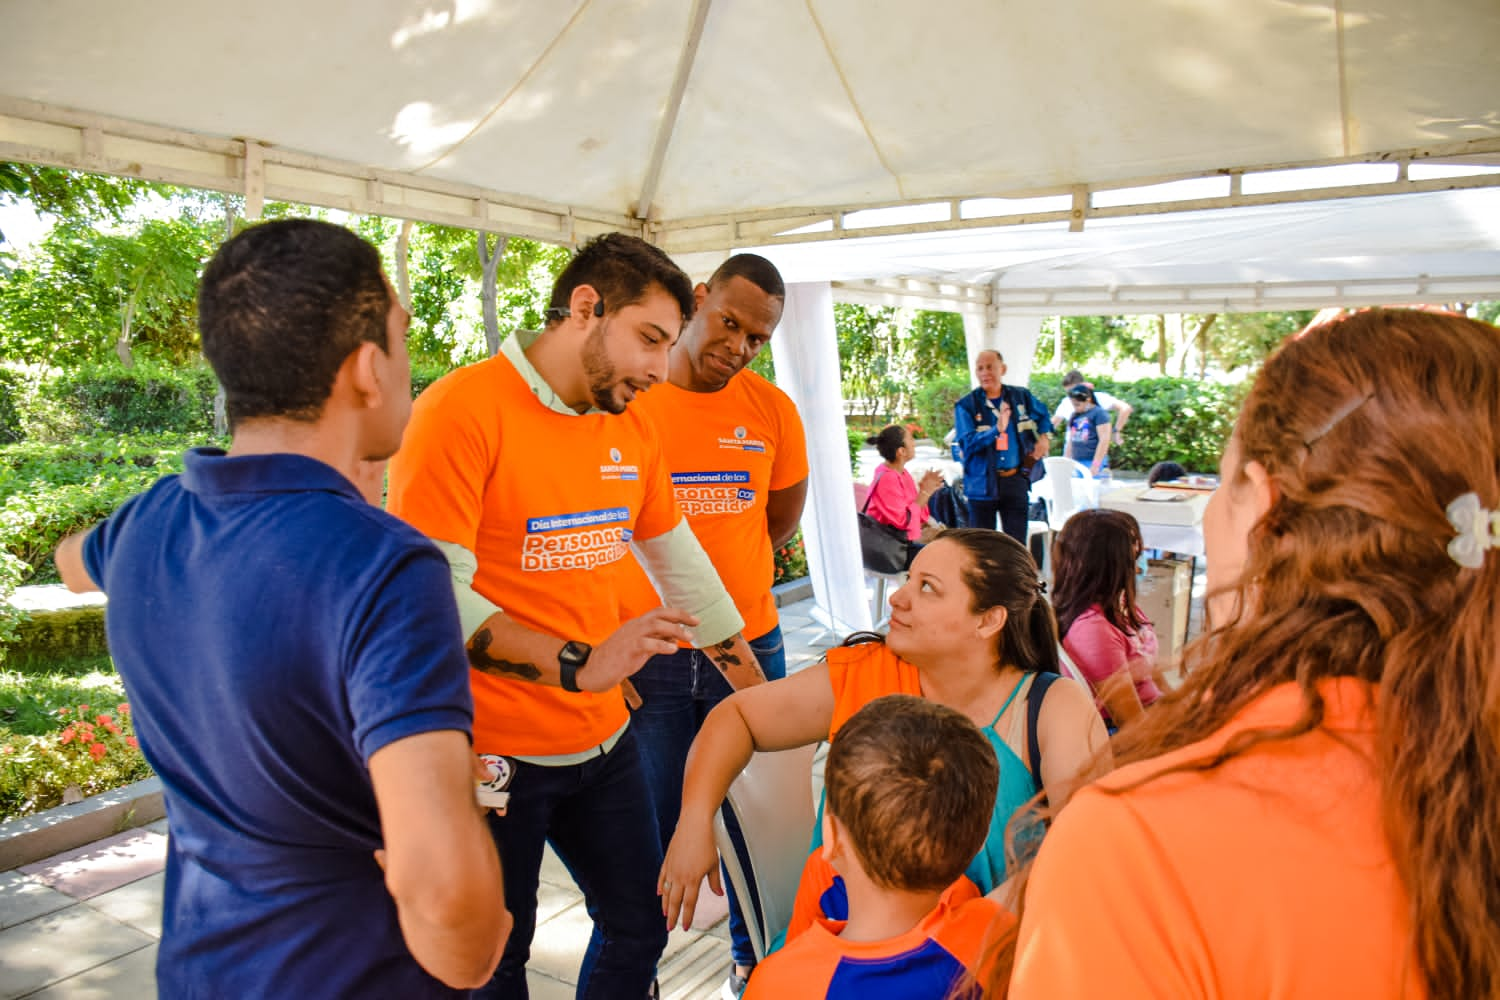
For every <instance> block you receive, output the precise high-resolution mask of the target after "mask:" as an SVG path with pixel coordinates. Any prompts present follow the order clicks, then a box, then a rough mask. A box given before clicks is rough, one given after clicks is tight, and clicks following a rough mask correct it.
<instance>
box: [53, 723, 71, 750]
mask: <svg viewBox="0 0 1500 1000" xmlns="http://www.w3.org/2000/svg"><path fill="white" fill-rule="evenodd" d="M57 741H58V742H59V743H61V744H62V745H63V746H67V745H68V744H69V743H72V742H73V727H72V726H69V727H68V728H67V729H64V730H63V731H62V735H60V736H59V737H58V738H57Z"/></svg>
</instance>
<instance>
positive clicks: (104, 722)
mask: <svg viewBox="0 0 1500 1000" xmlns="http://www.w3.org/2000/svg"><path fill="white" fill-rule="evenodd" d="M94 721H95V722H96V723H98V724H99V725H101V726H104V727H106V728H107V727H108V726H109V724H110V723H111V722H113V721H114V720H113V719H111V718H110V717H109V716H107V715H96V716H94Z"/></svg>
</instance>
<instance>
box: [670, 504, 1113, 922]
mask: <svg viewBox="0 0 1500 1000" xmlns="http://www.w3.org/2000/svg"><path fill="white" fill-rule="evenodd" d="M890 603H891V619H890V631H889V634H888V635H887V636H885V637H884V639H882V638H881V637H880V636H877V635H873V634H868V633H866V634H861V635H856V636H852V637H851V638H850V639H849V640H848V641H846V642H845V644H844V645H843V646H841V647H839V648H836V649H831V650H829V651H828V653H827V655H826V656H825V657H824V658H823V660H822V661H820V662H819V663H817V664H815V665H814V666H811V667H808V668H807V669H805V670H803V671H801V672H800V673H797V674H794V675H792V676H790V677H787V678H786V679H785V680H779V681H773V682H771V683H770V684H764V685H761V686H760V687H757V688H747V689H745V690H743V691H739V692H736V693H735V694H734V695H732V696H731V697H729V698H728V699H726V700H725V701H724V702H723V704H721V705H720V706H719V707H717V708H715V709H714V710H713V712H712V713H710V715H709V716H708V718H707V720H706V721H705V722H704V724H703V728H702V730H700V732H699V734H698V738H697V739H696V740H695V741H694V743H693V748H692V751H691V752H690V754H689V756H688V763H687V773H686V775H685V778H684V782H683V794H682V814H681V818H680V819H679V820H678V823H677V831H676V834H675V835H674V836H673V838H672V842H671V844H670V846H669V847H668V849H667V857H666V863H665V864H664V866H663V867H662V876H661V884H660V888H661V890H662V902H663V909H664V912H665V913H666V915H667V921H668V926H669V927H670V926H672V924H673V923H674V922H675V921H676V919H677V917H678V916H679V914H680V915H681V917H682V922H683V925H684V926H688V925H689V924H690V923H691V921H692V915H693V910H694V907H695V905H696V902H697V894H698V887H699V885H700V883H701V882H702V880H703V877H704V875H707V874H710V873H712V876H713V877H714V878H715V879H717V875H718V855H717V853H716V852H715V849H714V839H713V817H714V813H715V812H716V811H717V810H718V808H719V806H720V804H721V803H722V802H723V801H724V796H725V795H726V794H727V793H728V791H729V785H730V783H731V782H732V781H733V780H734V778H735V776H736V775H738V774H739V773H740V771H741V770H742V769H743V768H744V766H745V765H746V764H747V763H748V762H749V760H750V755H751V753H752V751H755V750H786V749H790V748H792V747H797V746H806V745H808V744H812V743H816V742H819V741H822V740H828V739H837V733H838V729H839V727H840V725H842V724H843V722H844V721H845V720H847V719H848V718H849V717H850V716H852V715H853V714H854V713H855V712H856V711H858V710H859V709H860V708H861V707H863V706H864V705H865V704H867V703H869V702H871V701H873V700H875V699H876V698H879V697H881V696H882V695H888V694H909V695H916V696H918V697H923V698H927V699H930V700H932V701H935V702H937V703H939V704H942V705H946V706H948V707H949V708H953V709H956V710H957V711H959V712H962V713H963V714H964V715H966V716H968V717H969V719H971V720H973V722H974V723H975V724H976V725H978V726H979V727H981V729H982V730H983V731H984V734H985V736H986V737H987V738H988V739H989V741H990V744H991V745H992V747H993V748H994V750H995V753H996V756H997V757H998V758H999V761H1000V791H999V795H998V797H997V801H996V805H995V809H994V813H993V818H992V822H991V829H990V835H989V839H988V840H987V842H986V843H985V846H984V848H983V849H982V850H981V851H980V853H979V855H978V857H976V858H975V859H974V862H973V864H971V865H970V866H969V869H968V871H967V872H966V875H967V876H968V879H969V880H970V881H971V882H972V883H973V884H974V886H977V889H978V891H980V892H990V891H992V890H994V889H996V888H997V887H998V886H999V885H1000V884H1001V883H1002V882H1003V881H1004V880H1005V877H1006V867H1007V865H1006V858H1005V853H1004V843H1005V835H1004V830H1005V825H1006V822H1007V820H1009V819H1010V817H1011V814H1012V813H1014V812H1015V811H1016V810H1017V809H1018V808H1019V807H1020V806H1021V805H1022V804H1024V803H1025V802H1027V801H1028V800H1030V799H1031V798H1032V797H1033V796H1034V795H1035V794H1036V793H1037V792H1038V791H1045V792H1046V795H1047V798H1048V800H1049V801H1050V802H1051V804H1052V805H1053V806H1054V807H1058V808H1060V807H1061V806H1062V805H1063V803H1064V802H1066V801H1067V799H1068V797H1069V796H1070V795H1071V794H1072V792H1073V789H1074V788H1075V787H1077V784H1078V782H1079V781H1081V780H1083V779H1082V777H1081V775H1080V772H1081V771H1082V770H1083V768H1084V766H1085V765H1086V764H1088V763H1089V761H1090V759H1091V758H1095V760H1094V766H1095V767H1096V768H1099V769H1101V770H1108V766H1109V765H1108V747H1107V737H1106V735H1105V731H1104V725H1103V722H1102V720H1101V719H1100V717H1099V713H1098V711H1097V710H1096V709H1095V708H1094V703H1093V698H1092V696H1091V695H1090V694H1089V692H1088V691H1087V689H1085V688H1084V687H1083V685H1081V684H1078V683H1077V682H1075V681H1071V680H1067V679H1062V678H1058V677H1057V676H1056V671H1057V666H1058V656H1057V624H1056V621H1055V620H1054V618H1053V615H1052V608H1051V607H1050V606H1049V605H1048V603H1047V599H1046V598H1045V597H1043V596H1042V593H1041V587H1040V585H1039V584H1038V583H1037V570H1036V564H1035V563H1034V562H1033V561H1032V558H1031V554H1030V553H1029V552H1027V551H1026V547H1025V546H1023V545H1022V544H1021V543H1020V542H1017V541H1016V540H1015V539H1013V538H1011V537H1009V536H1008V535H1005V534H1002V533H1000V532H996V531H990V530H985V529H972V528H965V529H959V530H954V531H945V532H943V533H942V534H940V535H938V536H937V538H936V539H935V540H934V541H932V542H931V543H929V544H928V545H927V546H926V547H924V548H923V549H922V550H921V552H919V553H918V554H917V556H916V558H915V560H914V561H913V562H912V566H911V570H910V575H909V577H908V579H907V582H906V584H905V585H904V586H902V587H901V588H900V589H899V590H897V591H896V592H895V593H894V594H892V595H891V599H890ZM1049 685H1050V686H1049ZM1034 688H1035V690H1036V692H1037V693H1036V696H1033V695H1032V691H1033V689H1034ZM1032 723H1034V726H1033V725H1032ZM1100 758H1102V759H1100ZM933 836H935V837H938V836H942V831H940V830H934V831H933ZM830 888H833V889H835V890H836V891H835V892H834V893H831V894H830V893H826V892H825V891H824V890H826V889H830ZM837 888H838V887H837V885H836V883H835V880H834V878H833V873H832V869H831V868H829V866H828V864H827V862H826V861H824V860H823V858H822V854H821V852H818V851H814V852H813V854H812V856H811V857H810V858H809V859H808V867H807V868H806V869H805V870H804V872H803V881H802V886H801V888H800V889H799V891H798V912H797V914H796V915H795V916H794V917H793V925H792V928H791V929H790V931H789V933H788V936H789V937H790V936H791V935H793V934H795V933H796V932H797V931H798V930H799V929H801V928H803V927H806V926H807V925H808V923H809V922H810V921H811V920H814V919H819V918H824V917H826V918H831V919H842V917H841V916H840V914H838V913H829V912H828V911H827V908H828V907H829V906H830V905H833V906H835V907H836V905H837V902H836V900H834V901H833V902H830V900H833V897H836V896H839V895H840V893H838V892H837ZM969 891H970V892H972V891H973V890H972V889H970V890H969ZM820 907H821V910H820V912H814V911H815V910H819V908H820Z"/></svg>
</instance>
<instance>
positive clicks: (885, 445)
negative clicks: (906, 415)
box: [875, 424, 906, 462]
mask: <svg viewBox="0 0 1500 1000" xmlns="http://www.w3.org/2000/svg"><path fill="white" fill-rule="evenodd" d="M905 444H906V427H905V426H903V425H902V424H891V425H890V426H889V427H886V428H884V429H882V430H881V432H880V433H879V434H876V435H875V450H876V451H878V452H880V457H881V458H883V459H885V460H886V461H887V462H894V461H895V460H896V452H898V451H900V450H901V447H902V446H903V445H905Z"/></svg>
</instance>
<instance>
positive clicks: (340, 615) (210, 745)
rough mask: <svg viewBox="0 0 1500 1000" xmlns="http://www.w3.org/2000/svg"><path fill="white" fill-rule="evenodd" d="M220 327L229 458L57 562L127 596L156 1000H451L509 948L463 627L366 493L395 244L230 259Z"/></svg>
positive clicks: (418, 541) (402, 354) (115, 601)
mask: <svg viewBox="0 0 1500 1000" xmlns="http://www.w3.org/2000/svg"><path fill="white" fill-rule="evenodd" d="M198 312H199V326H200V328H201V330H202V334H203V352H204V354H205V355H206V356H207V357H208V360H209V362H210V364H212V365H213V368H214V371H215V373H216V374H217V375H218V377H219V381H220V383H221V384H222V385H223V387H224V391H225V397H226V401H227V406H228V413H229V419H230V425H231V427H232V429H233V435H234V441H233V445H232V446H231V448H230V450H229V452H228V454H225V453H224V452H222V451H220V450H218V449H214V448H198V449H194V450H193V451H190V452H189V453H188V454H187V456H186V459H185V468H184V472H183V474H182V475H181V476H169V477H167V478H165V479H163V480H161V481H160V482H159V483H157V484H156V485H155V486H154V487H152V488H151V489H150V490H148V491H147V492H145V493H143V494H141V495H139V496H136V497H133V498H131V499H130V500H128V501H127V502H126V503H125V504H124V505H123V506H122V507H121V508H120V509H119V510H118V511H116V512H115V513H114V514H113V515H112V516H111V517H110V518H109V519H108V520H106V521H104V522H102V523H101V524H99V525H97V526H95V527H94V529H93V530H91V531H90V532H88V533H87V534H80V535H74V536H72V537H70V538H68V539H66V540H65V541H64V542H63V543H62V545H61V546H59V548H58V552H57V564H58V569H59V571H60V572H61V574H62V578H63V581H64V582H65V583H66V584H67V585H68V586H69V587H70V588H72V589H73V590H75V591H81V590H93V589H102V590H104V591H105V592H106V593H108V594H109V598H110V601H109V617H108V625H107V628H108V635H109V645H110V651H111V653H112V654H113V656H114V659H115V663H116V665H117V667H118V668H119V671H120V675H121V677H122V678H123V679H124V682H125V688H126V691H127V692H128V694H129V697H130V701H131V705H132V707H133V709H134V713H135V716H134V717H135V723H136V727H137V733H138V734H139V736H140V740H141V749H142V751H143V752H144V753H145V755H146V759H147V760H149V761H150V762H151V765H152V766H153V767H154V768H156V771H157V773H158V774H159V775H160V776H161V778H162V781H163V783H164V784H165V786H166V803H167V815H168V819H169V820H170V823H171V838H170V843H169V845H168V851H167V872H166V888H165V899H164V912H163V918H162V941H161V950H160V952H159V955H158V958H157V969H156V974H157V985H158V989H159V991H160V993H161V995H162V996H171V997H229V996H233V997H266V996H299V995H301V996H317V997H369V996H391V997H432V996H450V995H455V994H456V991H457V990H460V989H465V988H469V987H473V986H476V985H478V984H480V983H483V982H485V981H486V980H487V979H488V978H489V976H490V974H491V972H492V970H493V969H494V968H495V965H496V963H497V962H498V960H499V958H500V955H501V952H502V950H503V947H504V944H505V939H506V935H507V934H508V932H509V929H510V917H509V914H508V913H507V912H506V910H505V902H504V893H503V888H502V885H503V883H502V880H501V876H500V865H499V861H498V859H497V857H496V854H495V848H494V845H493V843H492V841H491V840H490V836H489V832H488V830H487V829H486V827H485V825H484V823H483V821H482V820H481V818H480V813H479V811H478V808H477V806H476V805H475V799H474V775H473V760H474V758H473V755H472V754H471V753H470V750H469V737H470V731H471V726H472V718H473V706H472V702H471V700H470V695H469V679H468V664H467V660H466V658H465V655H464V650H463V644H462V635H461V632H460V630H459V625H458V613H457V609H456V607H455V605H454V599H453V591H452V588H451V586H450V585H449V582H448V564H447V562H446V560H445V559H444V558H443V556H442V554H441V553H440V552H439V551H438V550H437V549H436V548H434V547H433V545H432V544H431V543H430V542H428V541H427V540H426V539H425V538H423V537H422V536H421V535H420V534H419V533H418V532H416V531H414V530H413V529H411V528H409V527H408V526H406V525H405V524H403V523H401V522H400V521H398V520H396V519H395V518H393V517H391V516H389V515H387V514H386V513H385V512H384V511H381V510H379V509H377V508H375V507H372V506H370V505H369V504H368V503H366V502H365V500H364V499H363V498H362V497H361V495H360V493H359V490H358V489H357V488H356V486H355V485H354V483H355V482H356V481H359V479H360V476H361V470H362V466H363V465H365V464H366V463H369V462H380V461H383V460H384V459H386V458H388V457H389V456H390V455H391V454H392V453H393V452H394V451H395V450H396V448H397V447H398V446H399V445H400V443H401V435H402V431H403V429H404V428H405V426H406V420H407V416H408V414H409V413H410V410H411V373H410V367H409V364H408V360H407V354H406V327H407V323H408V321H409V317H408V316H407V314H406V311H405V310H404V309H402V308H401V306H400V304H399V303H398V302H397V301H396V298H395V296H394V295H393V294H392V293H391V289H390V283H389V282H388V281H386V279H385V276H384V275H383V273H382V272H381V268H380V257H379V254H378V253H377V252H376V251H375V249H374V248H373V247H371V246H370V245H369V244H368V243H365V242H364V241H363V240H361V239H360V238H359V237H357V236H355V235H354V234H353V233H350V232H348V231H347V230H344V229H340V228H339V227H337V226H333V225H329V224H327V223H322V222H313V221H308V220H286V221H280V222H271V223H267V224H265V225H260V226H255V227H252V228H250V229H247V230H246V231H244V232H243V233H241V234H239V235H238V236H236V237H235V238H234V239H232V240H230V241H229V242H227V243H225V244H224V245H223V246H222V247H221V248H220V249H219V251H218V253H217V254H215V256H214V259H213V260H212V261H211V262H210V263H209V265H208V268H207V269H206V270H205V271H204V274H203V283H202V288H201V290H200V292H199V301H198ZM377 852H380V853H379V854H378V855H377ZM382 867H383V868H384V871H383V872H382Z"/></svg>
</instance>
